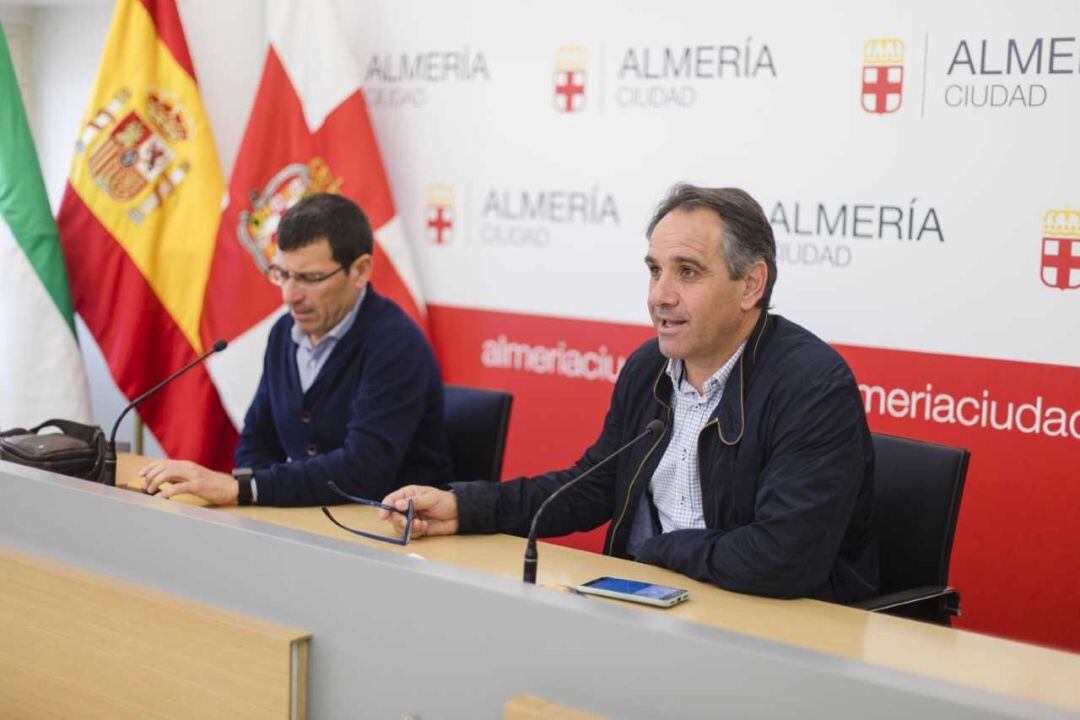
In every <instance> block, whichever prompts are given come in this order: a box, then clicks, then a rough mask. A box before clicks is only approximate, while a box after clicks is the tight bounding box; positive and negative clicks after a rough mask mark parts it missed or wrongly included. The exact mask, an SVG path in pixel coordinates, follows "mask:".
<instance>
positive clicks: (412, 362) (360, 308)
mask: <svg viewBox="0 0 1080 720" xmlns="http://www.w3.org/2000/svg"><path fill="white" fill-rule="evenodd" d="M373 243H374V238H373V236H372V232H371V226H370V224H369V223H368V220H367V217H365V215H364V213H363V212H362V211H361V210H360V208H359V207H357V205H356V204H355V203H353V202H352V201H351V200H349V199H348V198H345V197H342V196H341V195H330V194H318V195H312V196H310V197H307V198H304V199H303V200H301V201H300V202H298V203H297V204H296V205H295V206H293V207H292V208H290V209H289V211H288V212H286V213H285V215H284V217H282V219H281V224H280V226H279V228H278V252H277V256H276V257H275V261H274V264H273V265H271V266H270V269H269V272H268V273H267V275H268V278H269V280H270V281H271V282H273V283H274V284H276V285H279V286H280V287H281V299H282V301H283V302H284V303H285V305H287V306H288V308H289V312H288V313H287V314H286V315H284V316H282V317H281V319H279V320H278V321H277V323H275V325H274V327H273V329H272V330H271V331H270V339H269V342H268V345H267V349H266V358H265V362H264V365H263V373H262V379H261V380H260V381H259V388H258V391H257V392H256V394H255V400H254V401H253V402H252V404H251V408H250V409H249V410H248V412H247V416H246V418H245V419H244V429H243V432H242V433H241V435H240V442H239V444H238V445H237V448H236V463H237V466H238V467H237V468H236V469H235V470H233V473H232V475H229V474H226V473H219V472H213V471H211V470H208V469H207V468H204V467H202V466H200V465H196V464H195V463H192V462H184V461H174V460H164V461H160V462H155V463H153V464H151V465H149V466H147V467H146V468H144V469H143V470H142V472H141V473H140V475H142V476H143V477H144V478H145V479H146V482H147V492H149V493H159V494H160V495H162V496H164V497H169V496H172V495H176V494H178V493H192V494H194V495H198V496H199V497H201V498H203V499H205V500H208V501H210V502H211V503H213V504H215V505H235V504H240V505H249V504H252V503H257V504H259V505H325V504H331V503H338V502H341V498H340V497H339V496H338V495H336V494H335V493H333V492H332V491H331V490H330V488H329V486H328V484H329V483H330V482H333V483H334V484H335V485H336V486H337V487H339V488H341V490H343V491H344V492H346V493H349V494H350V495H357V496H361V497H366V498H379V497H382V496H383V495H385V494H386V493H388V492H390V491H391V490H393V489H394V488H397V487H400V486H401V485H402V483H403V481H404V480H406V479H407V480H408V481H409V482H414V483H422V484H431V485H442V484H445V483H447V482H449V481H450V480H451V479H452V474H451V466H450V459H449V455H448V454H447V447H446V428H445V426H444V424H443V396H442V392H443V388H442V381H441V380H440V378H439V369H438V366H437V364H436V362H435V356H434V355H433V354H432V351H431V348H430V346H429V345H428V343H427V340H426V339H425V338H424V335H423V333H422V332H421V330H420V328H419V327H417V325H416V323H414V322H413V321H412V320H411V319H410V318H409V317H408V316H407V315H406V314H405V313H404V312H403V311H402V310H401V309H400V308H399V307H398V306H397V305H395V304H394V303H393V302H392V301H390V300H388V299H386V298H384V297H382V296H381V295H379V294H377V293H376V292H375V290H374V289H373V288H372V287H371V286H370V285H369V283H368V280H369V279H370V277H371V270H372V262H373V258H372V248H373ZM192 422H198V420H197V418H193V419H192ZM166 481H169V482H171V483H173V484H172V485H171V486H169V487H165V488H162V487H161V484H162V483H163V482H166Z"/></svg>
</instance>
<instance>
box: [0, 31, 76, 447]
mask: <svg viewBox="0 0 1080 720" xmlns="http://www.w3.org/2000/svg"><path fill="white" fill-rule="evenodd" d="M0 272H2V273H3V277H2V278H0V429H8V428H13V427H29V426H31V425H37V424H38V423H40V422H41V421H43V420H48V419H51V418H63V419H67V420H77V421H80V422H88V421H89V419H90V400H89V397H88V396H87V386H86V371H85V370H84V369H83V363H82V356H81V355H80V354H79V346H78V344H77V343H76V341H75V320H74V315H73V314H72V311H71V295H70V294H69V292H68V279H67V274H66V273H65V272H64V257H63V255H62V254H61V253H60V238H59V237H58V236H57V234H56V223H54V222H53V217H52V210H51V209H50V208H49V199H48V197H47V196H46V195H45V182H44V181H43V180H42V179H41V168H40V166H39V165H38V159H37V153H35V152H34V140H33V138H32V137H31V136H30V126H29V125H28V124H27V122H26V113H25V112H24V111H23V104H22V98H21V97H19V85H18V83H17V82H16V80H15V69H14V68H13V67H12V66H11V56H10V55H9V54H8V47H7V40H6V39H5V38H4V31H3V29H0Z"/></svg>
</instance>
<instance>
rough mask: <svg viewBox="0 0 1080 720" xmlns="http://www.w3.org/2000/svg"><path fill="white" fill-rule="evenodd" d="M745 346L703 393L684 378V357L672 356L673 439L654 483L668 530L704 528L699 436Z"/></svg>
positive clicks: (662, 520)
mask: <svg viewBox="0 0 1080 720" xmlns="http://www.w3.org/2000/svg"><path fill="white" fill-rule="evenodd" d="M745 347H746V343H745V342H744V343H743V344H742V345H740V346H739V349H738V350H736V351H735V352H734V353H733V354H732V356H731V359H729V360H728V361H727V362H726V363H724V366H723V367H721V368H720V369H719V370H717V371H716V373H715V374H714V375H713V376H712V377H710V378H709V379H708V380H706V381H705V385H704V386H703V390H704V392H703V393H698V391H697V390H695V389H694V386H693V385H691V384H690V382H689V381H687V380H685V379H684V377H683V376H684V374H685V371H686V368H685V365H684V364H683V361H682V360H675V359H670V360H668V363H667V374H668V377H670V378H671V385H672V387H673V388H674V391H673V392H672V393H671V416H672V422H671V440H670V441H669V443H668V447H667V450H666V451H665V452H664V457H662V458H661V459H660V464H659V465H657V466H656V472H654V473H653V476H652V480H651V481H650V482H649V489H650V490H651V491H652V497H653V504H655V505H656V510H657V513H658V514H659V516H660V526H661V529H662V530H663V532H671V531H672V530H685V529H687V528H703V527H705V516H704V514H703V510H702V505H701V475H700V470H699V468H698V446H697V440H698V435H699V434H700V433H701V430H702V428H704V427H705V425H706V424H707V423H708V422H709V417H710V416H711V415H712V414H713V411H714V410H716V408H717V406H718V405H719V404H720V398H721V397H723V395H724V385H726V384H727V380H728V376H729V375H731V371H732V369H733V368H734V367H735V363H737V362H739V357H740V356H742V353H743V348H745Z"/></svg>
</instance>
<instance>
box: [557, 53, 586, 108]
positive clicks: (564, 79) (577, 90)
mask: <svg viewBox="0 0 1080 720" xmlns="http://www.w3.org/2000/svg"><path fill="white" fill-rule="evenodd" d="M588 59H589V56H588V53H587V52H586V50H585V48H583V47H581V46H580V45H564V46H563V47H561V48H559V49H558V51H557V52H556V53H555V109H556V110H558V111H559V112H566V113H571V112H580V111H581V110H583V109H584V108H585V70H586V68H587V67H588Z"/></svg>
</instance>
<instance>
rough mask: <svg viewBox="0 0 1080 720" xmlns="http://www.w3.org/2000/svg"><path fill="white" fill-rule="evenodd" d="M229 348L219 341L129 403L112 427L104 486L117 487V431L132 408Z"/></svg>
mask: <svg viewBox="0 0 1080 720" xmlns="http://www.w3.org/2000/svg"><path fill="white" fill-rule="evenodd" d="M227 347H229V343H228V342H227V341H225V340H217V341H215V342H214V346H213V347H212V348H210V349H209V350H207V351H206V352H205V353H203V354H202V355H201V356H200V357H197V358H195V359H194V360H192V361H191V362H190V363H188V364H187V365H185V366H184V367H182V368H180V369H179V370H177V371H176V372H174V373H173V374H172V375H170V376H169V377H167V378H165V379H164V380H162V381H161V382H159V383H158V384H157V385H155V386H154V387H152V388H150V389H149V390H147V391H146V392H144V393H143V394H142V395H140V396H139V397H137V398H135V399H134V400H132V401H131V402H130V403H128V406H127V407H126V408H124V411H123V412H122V413H120V417H118V418H116V422H115V423H114V424H113V427H112V432H111V433H110V434H109V443H108V444H107V445H106V446H105V477H104V478H103V479H102V482H103V483H104V484H106V485H113V486H115V485H116V431H117V430H118V429H119V428H120V421H121V420H123V419H124V416H125V415H127V414H128V412H129V411H130V410H131V409H132V408H134V407H135V406H136V405H138V404H139V403H141V402H142V401H143V400H145V399H146V398H148V397H150V396H151V395H153V394H154V393H156V392H157V391H158V390H160V389H161V388H163V387H165V386H166V385H168V384H169V383H171V382H172V381H173V380H175V379H176V378H178V377H180V376H181V375H183V374H184V373H186V372H187V371H188V370H190V369H191V368H193V367H195V366H196V365H198V364H199V363H201V362H203V361H204V360H206V358H208V357H210V356H211V355H213V354H214V353H218V352H221V351H222V350H224V349H225V348H227Z"/></svg>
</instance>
